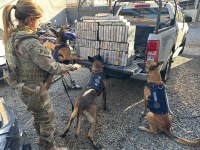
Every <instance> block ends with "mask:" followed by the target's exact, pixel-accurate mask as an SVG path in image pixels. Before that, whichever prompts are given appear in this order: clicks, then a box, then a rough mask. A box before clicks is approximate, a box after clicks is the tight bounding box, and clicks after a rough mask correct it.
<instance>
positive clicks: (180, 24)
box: [175, 8, 184, 49]
mask: <svg viewBox="0 0 200 150" xmlns="http://www.w3.org/2000/svg"><path fill="white" fill-rule="evenodd" d="M176 29H177V40H176V46H175V48H176V49H177V48H178V47H179V46H180V45H181V43H182V41H183V38H184V19H183V14H182V12H181V10H180V9H179V8H177V13H176Z"/></svg>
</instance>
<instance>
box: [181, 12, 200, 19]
mask: <svg viewBox="0 0 200 150" xmlns="http://www.w3.org/2000/svg"><path fill="white" fill-rule="evenodd" d="M183 11H184V13H185V14H187V15H189V16H191V17H192V22H196V21H200V20H199V18H198V19H197V20H196V17H197V11H198V9H190V10H186V9H184V10H183Z"/></svg>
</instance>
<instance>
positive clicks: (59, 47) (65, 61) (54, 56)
mask: <svg viewBox="0 0 200 150" xmlns="http://www.w3.org/2000/svg"><path fill="white" fill-rule="evenodd" d="M63 47H66V48H69V47H68V46H67V45H66V44H62V45H59V46H56V47H55V50H54V51H53V58H54V59H55V60H56V61H57V62H59V60H58V56H59V55H60V54H59V53H58V51H59V50H60V49H61V48H63ZM69 62H70V61H69V60H64V61H63V62H61V63H64V64H69Z"/></svg>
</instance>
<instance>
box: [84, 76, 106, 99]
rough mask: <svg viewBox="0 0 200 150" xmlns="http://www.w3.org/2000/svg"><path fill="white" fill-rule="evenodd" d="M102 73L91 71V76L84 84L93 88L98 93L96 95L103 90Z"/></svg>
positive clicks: (88, 87)
mask: <svg viewBox="0 0 200 150" xmlns="http://www.w3.org/2000/svg"><path fill="white" fill-rule="evenodd" d="M103 77H104V74H103V72H101V73H92V75H91V78H90V80H89V82H88V84H87V86H86V88H87V89H95V90H96V91H97V93H98V96H99V95H101V92H102V91H103V81H102V79H103Z"/></svg>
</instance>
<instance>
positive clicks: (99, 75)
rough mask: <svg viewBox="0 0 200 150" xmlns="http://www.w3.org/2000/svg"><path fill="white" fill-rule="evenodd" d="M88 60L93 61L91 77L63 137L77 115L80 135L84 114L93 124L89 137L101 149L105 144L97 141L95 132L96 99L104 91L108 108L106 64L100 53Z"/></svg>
mask: <svg viewBox="0 0 200 150" xmlns="http://www.w3.org/2000/svg"><path fill="white" fill-rule="evenodd" d="M88 60H89V61H90V62H92V67H91V72H92V75H91V78H90V80H89V82H88V85H87V87H86V89H85V90H84V91H83V93H82V94H81V96H80V97H79V98H78V99H77V101H76V102H75V105H74V110H73V112H72V114H71V116H70V119H69V122H68V124H67V127H66V129H65V130H64V132H63V134H62V135H61V137H65V136H66V134H67V132H68V131H69V128H70V125H71V123H72V121H73V119H74V118H75V117H77V129H76V134H75V136H76V137H78V135H79V133H80V127H81V116H84V117H86V119H87V120H88V121H89V123H90V125H91V126H90V129H89V132H88V135H87V137H88V139H89V141H90V142H91V143H92V145H93V147H94V148H95V149H98V150H100V149H103V146H102V145H100V144H97V143H96V142H95V140H94V132H95V128H96V123H97V106H96V99H97V96H99V95H100V94H101V92H103V99H104V109H106V88H105V87H106V83H105V80H104V69H103V67H104V66H103V63H102V59H101V56H100V55H98V56H94V57H90V56H88Z"/></svg>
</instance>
